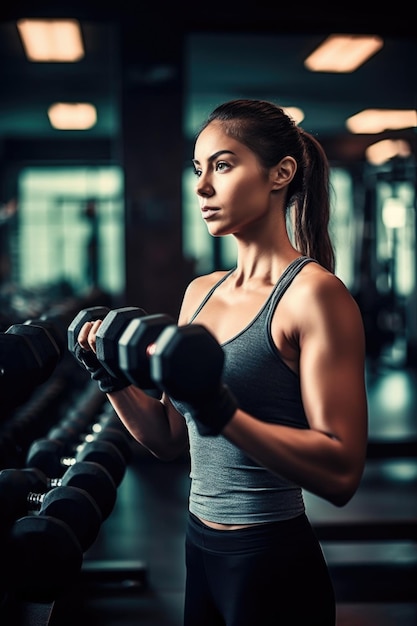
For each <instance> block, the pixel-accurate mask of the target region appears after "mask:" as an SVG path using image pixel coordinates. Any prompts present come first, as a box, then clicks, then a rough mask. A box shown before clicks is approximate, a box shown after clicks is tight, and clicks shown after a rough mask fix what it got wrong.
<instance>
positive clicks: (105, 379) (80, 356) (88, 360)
mask: <svg viewBox="0 0 417 626" xmlns="http://www.w3.org/2000/svg"><path fill="white" fill-rule="evenodd" d="M73 355H74V357H75V358H76V360H77V361H78V363H79V364H80V365H81V366H82V367H84V368H85V369H86V370H87V372H88V373H89V374H90V376H91V379H92V380H95V381H96V382H97V383H98V387H99V389H100V391H103V392H104V393H112V392H113V391H120V390H121V389H124V388H125V387H128V386H129V385H130V382H128V381H126V380H121V379H119V378H115V377H114V376H112V375H111V374H110V372H108V371H107V370H106V368H105V367H103V365H101V363H100V361H99V360H98V359H97V357H96V355H95V354H94V352H92V351H91V350H84V348H82V347H81V346H80V344H79V343H77V344H76V346H75V349H74V352H73Z"/></svg>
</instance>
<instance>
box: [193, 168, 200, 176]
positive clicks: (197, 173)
mask: <svg viewBox="0 0 417 626" xmlns="http://www.w3.org/2000/svg"><path fill="white" fill-rule="evenodd" d="M194 176H197V178H200V176H201V170H199V169H197V168H196V167H195V168H194Z"/></svg>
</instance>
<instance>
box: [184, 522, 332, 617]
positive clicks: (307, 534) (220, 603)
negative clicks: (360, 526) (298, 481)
mask: <svg viewBox="0 0 417 626" xmlns="http://www.w3.org/2000/svg"><path fill="white" fill-rule="evenodd" d="M186 565H187V578H186V589H185V610H184V626H258V625H259V626H294V625H295V624H297V625H298V624H300V625H301V624H302V626H335V623H336V617H335V613H336V609H335V598H334V591H333V586H332V583H331V579H330V576H329V572H328V569H327V564H326V562H325V559H324V557H323V553H322V550H321V547H320V544H319V542H318V540H317V538H316V536H315V534H314V532H313V529H312V528H311V525H310V523H309V521H308V519H307V517H306V516H305V515H301V516H299V517H296V518H294V519H291V520H286V521H283V522H273V523H269V524H260V525H256V526H252V527H249V528H243V529H241V530H213V529H212V528H209V527H207V526H205V525H204V524H202V523H201V522H200V521H199V520H198V518H197V517H195V516H194V515H193V514H192V513H190V515H189V521H188V526H187V533H186Z"/></svg>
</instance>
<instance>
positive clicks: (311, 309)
mask: <svg viewBox="0 0 417 626" xmlns="http://www.w3.org/2000/svg"><path fill="white" fill-rule="evenodd" d="M291 296H292V297H291V298H289V299H288V301H287V305H288V306H289V307H290V309H291V311H292V313H293V314H294V315H295V316H296V317H297V318H298V319H310V320H311V319H314V317H315V314H316V315H319V317H323V318H324V319H327V321H330V319H332V318H338V319H339V320H340V321H342V320H346V321H348V320H350V321H353V319H354V318H355V317H356V318H358V321H359V318H360V312H359V308H358V305H357V302H356V300H355V299H354V297H353V295H352V293H351V292H350V290H349V289H348V287H347V286H346V285H345V283H344V282H343V281H342V279H341V278H339V277H338V276H337V274H335V273H332V272H330V271H328V270H326V269H325V268H324V267H322V266H321V265H319V264H318V263H308V264H307V265H306V266H304V268H303V269H302V271H300V272H299V274H298V275H297V277H296V280H294V289H293V290H292V292H291Z"/></svg>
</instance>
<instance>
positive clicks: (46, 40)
mask: <svg viewBox="0 0 417 626" xmlns="http://www.w3.org/2000/svg"><path fill="white" fill-rule="evenodd" d="M17 29H18V31H19V35H20V37H21V40H22V44H23V48H24V50H25V54H26V56H27V58H28V59H29V61H37V62H61V63H74V62H76V61H79V60H80V59H82V58H83V57H84V54H85V52H84V44H83V39H82V34H81V28H80V24H79V22H78V21H77V20H75V19H21V20H18V22H17Z"/></svg>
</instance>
